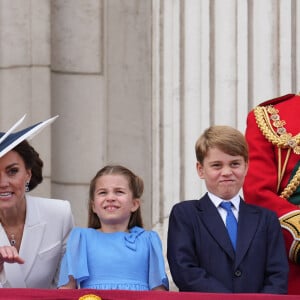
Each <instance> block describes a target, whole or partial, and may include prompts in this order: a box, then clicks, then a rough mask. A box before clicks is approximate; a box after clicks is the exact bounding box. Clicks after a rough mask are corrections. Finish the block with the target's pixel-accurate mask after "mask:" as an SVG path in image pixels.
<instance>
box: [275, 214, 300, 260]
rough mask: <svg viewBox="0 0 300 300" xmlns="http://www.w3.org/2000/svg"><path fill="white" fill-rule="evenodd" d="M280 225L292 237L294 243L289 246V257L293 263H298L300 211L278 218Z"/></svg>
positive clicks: (299, 251)
mask: <svg viewBox="0 0 300 300" xmlns="http://www.w3.org/2000/svg"><path fill="white" fill-rule="evenodd" d="M279 221H280V224H281V226H282V227H283V228H285V229H287V230H288V231H289V232H290V233H291V234H292V236H293V238H294V242H293V243H292V245H291V248H290V253H289V257H290V259H291V260H292V261H293V262H297V261H298V256H299V254H300V241H299V239H300V211H299V210H298V211H293V212H291V213H288V214H286V215H284V216H282V217H281V218H279Z"/></svg>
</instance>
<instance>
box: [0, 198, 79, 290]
mask: <svg viewBox="0 0 300 300" xmlns="http://www.w3.org/2000/svg"><path fill="white" fill-rule="evenodd" d="M73 226H74V221H73V216H72V212H71V207H70V203H69V202H68V201H65V200H57V199H47V198H40V197H33V196H29V195H26V219H25V226H24V232H23V237H22V242H21V247H20V251H19V255H20V257H21V258H23V259H24V260H25V263H24V264H22V265H20V264H17V263H13V264H9V263H4V268H3V270H2V272H1V273H0V287H1V285H2V287H12V288H40V289H41V288H45V289H50V288H56V283H57V277H58V273H59V266H60V261H61V258H62V256H63V254H64V252H65V247H66V240H67V237H68V235H69V232H70V231H71V229H72V228H73ZM0 245H1V246H4V245H9V241H8V238H7V236H6V234H5V231H4V229H3V227H2V225H1V224H0Z"/></svg>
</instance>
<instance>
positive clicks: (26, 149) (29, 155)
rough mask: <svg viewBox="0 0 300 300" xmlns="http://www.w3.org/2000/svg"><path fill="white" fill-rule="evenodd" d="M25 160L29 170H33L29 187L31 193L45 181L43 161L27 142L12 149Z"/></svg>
mask: <svg viewBox="0 0 300 300" xmlns="http://www.w3.org/2000/svg"><path fill="white" fill-rule="evenodd" d="M12 150H13V151H15V152H17V153H18V154H19V155H20V156H21V157H22V159H23V161H24V163H25V167H26V169H27V170H31V179H30V182H29V185H28V188H29V191H31V190H33V189H34V188H35V187H36V186H37V185H38V184H40V183H41V182H42V181H43V173H42V170H43V165H44V163H43V161H42V160H41V159H40V155H39V154H38V153H37V152H36V151H35V150H34V148H33V147H32V146H31V145H30V144H29V143H28V142H27V141H26V140H25V141H23V142H21V143H20V144H18V145H17V146H16V147H15V148H13V149H12Z"/></svg>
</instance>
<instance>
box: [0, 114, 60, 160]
mask: <svg viewBox="0 0 300 300" xmlns="http://www.w3.org/2000/svg"><path fill="white" fill-rule="evenodd" d="M25 117H26V115H24V116H23V117H22V118H21V119H20V120H19V121H18V122H16V123H15V124H14V125H13V126H12V127H11V128H10V129H9V130H8V131H7V132H0V158H1V157H2V156H4V155H5V154H6V153H7V152H9V151H10V150H12V149H13V148H14V147H16V146H17V145H19V144H20V143H21V142H23V141H24V140H30V139H32V138H33V137H34V136H35V135H36V134H38V133H39V132H40V131H41V130H42V129H44V128H45V127H47V126H48V125H49V124H51V123H52V122H53V121H54V120H55V119H56V118H57V117H58V116H55V117H53V118H50V119H48V120H46V121H42V122H39V123H36V124H34V125H32V126H29V127H27V128H25V129H22V130H20V131H17V132H14V131H15V130H16V129H17V128H18V127H19V126H20V125H21V123H22V122H23V121H24V119H25Z"/></svg>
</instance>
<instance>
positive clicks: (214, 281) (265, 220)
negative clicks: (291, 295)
mask: <svg viewBox="0 0 300 300" xmlns="http://www.w3.org/2000/svg"><path fill="white" fill-rule="evenodd" d="M236 247H237V248H236V252H234V250H233V247H232V245H231V242H230V239H229V235H228V233H227V229H226V227H225V224H224V222H223V220H222V218H221V216H220V215H219V212H218V210H217V208H216V207H215V205H214V204H213V203H212V201H211V200H210V199H209V197H208V195H207V194H205V195H204V197H203V198H201V199H200V200H190V201H183V202H180V203H177V204H175V205H174V207H173V208H172V211H171V214H170V218H169V229H168V245H167V257H168V262H169V266H170V271H171V274H172V277H173V280H174V282H175V284H176V285H177V287H178V288H179V290H180V291H199V292H220V293H275V294H285V293H287V277H288V262H287V255H286V251H285V246H284V241H283V237H282V231H281V228H280V224H279V221H278V218H277V216H276V215H275V213H274V212H272V211H270V210H267V209H265V208H262V207H258V206H254V205H250V204H246V203H245V202H244V201H243V200H242V199H241V201H240V207H239V220H238V237H237V246H236Z"/></svg>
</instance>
